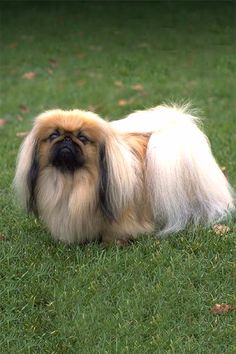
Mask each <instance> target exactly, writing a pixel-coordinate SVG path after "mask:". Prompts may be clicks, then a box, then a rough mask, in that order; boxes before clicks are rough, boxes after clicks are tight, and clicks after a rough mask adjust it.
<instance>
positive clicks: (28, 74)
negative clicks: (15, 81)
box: [22, 71, 36, 80]
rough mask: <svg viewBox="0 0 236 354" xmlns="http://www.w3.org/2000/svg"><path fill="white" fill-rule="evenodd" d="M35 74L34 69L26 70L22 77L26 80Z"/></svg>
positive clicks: (32, 77)
mask: <svg viewBox="0 0 236 354" xmlns="http://www.w3.org/2000/svg"><path fill="white" fill-rule="evenodd" d="M35 76H36V73H35V72H34V71H28V72H27V73H24V75H22V78H23V79H26V80H32V79H34V78H35Z"/></svg>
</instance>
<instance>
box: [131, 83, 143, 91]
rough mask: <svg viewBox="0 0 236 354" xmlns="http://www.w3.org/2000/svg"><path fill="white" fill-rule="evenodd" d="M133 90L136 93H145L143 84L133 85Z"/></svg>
mask: <svg viewBox="0 0 236 354" xmlns="http://www.w3.org/2000/svg"><path fill="white" fill-rule="evenodd" d="M131 88H132V89H133V90H135V91H143V90H144V87H143V85H142V84H135V85H132V86H131Z"/></svg>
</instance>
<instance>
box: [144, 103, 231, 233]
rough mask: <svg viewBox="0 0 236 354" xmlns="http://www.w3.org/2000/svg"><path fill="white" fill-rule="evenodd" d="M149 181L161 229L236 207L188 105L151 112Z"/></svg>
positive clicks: (207, 220) (170, 229) (179, 227)
mask: <svg viewBox="0 0 236 354" xmlns="http://www.w3.org/2000/svg"><path fill="white" fill-rule="evenodd" d="M149 115H150V116H149V122H148V119H147V120H146V129H148V125H149V129H150V127H151V129H152V131H153V134H152V135H151V138H150V140H149V144H148V149H147V161H146V164H147V166H146V167H147V169H146V171H147V176H146V180H147V185H148V189H149V195H150V198H151V206H152V211H153V215H154V217H155V220H156V222H157V225H160V229H161V233H162V234H166V233H169V232H177V231H180V230H182V229H184V228H185V226H186V225H187V224H189V223H192V224H194V225H197V224H211V223H213V222H215V221H216V220H219V219H221V218H223V217H225V216H226V215H228V214H229V212H230V211H232V210H233V209H234V201H233V191H232V188H231V187H230V185H229V183H228V182H227V179H226V178H225V176H224V174H223V173H222V171H221V170H220V168H219V166H218V164H217V163H216V161H215V159H214V157H213V155H212V152H211V149H210V145H209V142H208V139H207V138H206V136H205V135H204V134H203V132H202V131H201V130H200V129H199V128H198V126H197V120H198V119H197V118H194V117H193V116H191V115H190V114H188V113H187V112H186V111H185V110H184V109H182V110H181V109H176V108H168V107H164V106H161V107H157V108H156V109H152V110H150V111H149Z"/></svg>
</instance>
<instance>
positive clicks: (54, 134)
mask: <svg viewBox="0 0 236 354" xmlns="http://www.w3.org/2000/svg"><path fill="white" fill-rule="evenodd" d="M104 123H105V122H103V121H101V120H100V119H99V118H98V117H97V116H96V115H95V114H93V113H90V112H89V113H88V112H83V111H78V110H74V111H69V112H63V111H60V110H55V111H52V112H46V113H44V114H43V115H42V116H41V117H39V118H38V120H37V122H36V135H37V136H36V140H37V150H38V151H37V154H38V163H39V168H40V169H41V170H42V169H44V168H46V167H48V166H52V167H54V168H56V169H57V170H58V172H62V173H74V172H76V171H79V170H80V169H87V170H89V171H91V170H92V169H94V168H96V167H98V163H99V149H100V146H101V144H102V141H103V140H104V126H105V124H104Z"/></svg>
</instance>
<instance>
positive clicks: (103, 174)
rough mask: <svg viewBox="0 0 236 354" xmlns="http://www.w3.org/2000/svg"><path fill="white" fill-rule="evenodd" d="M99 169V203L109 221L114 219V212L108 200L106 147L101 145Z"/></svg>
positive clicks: (103, 144)
mask: <svg viewBox="0 0 236 354" xmlns="http://www.w3.org/2000/svg"><path fill="white" fill-rule="evenodd" d="M99 167H100V185H99V201H100V207H101V210H102V213H103V214H104V216H106V217H107V218H108V219H109V220H110V221H114V220H115V219H116V217H115V215H114V211H113V210H112V204H111V201H110V200H109V199H110V198H109V195H110V193H109V188H111V186H109V177H108V173H109V172H108V166H107V158H106V146H105V143H102V144H101V145H100V147H99Z"/></svg>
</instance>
